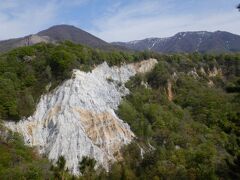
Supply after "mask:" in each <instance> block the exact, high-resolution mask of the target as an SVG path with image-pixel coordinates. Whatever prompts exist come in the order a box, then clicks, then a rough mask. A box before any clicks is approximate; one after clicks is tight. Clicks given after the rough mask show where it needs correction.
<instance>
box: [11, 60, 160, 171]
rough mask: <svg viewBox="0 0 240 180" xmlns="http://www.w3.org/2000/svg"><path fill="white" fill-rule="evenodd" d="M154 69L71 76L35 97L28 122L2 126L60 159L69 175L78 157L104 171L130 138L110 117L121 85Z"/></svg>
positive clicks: (140, 66) (103, 69) (144, 66)
mask: <svg viewBox="0 0 240 180" xmlns="http://www.w3.org/2000/svg"><path fill="white" fill-rule="evenodd" d="M156 63H157V61H156V60H155V59H149V60H146V61H142V62H139V63H135V64H128V65H123V66H121V67H116V66H114V67H109V66H108V65H107V63H103V64H101V65H99V66H97V67H96V68H95V69H94V70H93V71H92V72H89V73H85V72H82V71H80V70H74V71H73V75H72V78H71V79H69V80H67V81H65V82H64V83H63V84H62V85H61V86H59V87H57V88H56V89H55V90H54V91H53V92H51V93H49V94H46V95H43V96H42V97H41V99H40V102H39V103H38V105H37V108H36V111H35V113H34V114H33V116H31V117H29V118H27V119H23V120H21V121H20V122H18V123H17V124H15V123H13V122H10V123H6V126H7V127H8V128H10V129H11V130H13V131H17V132H19V133H21V134H22V135H23V137H24V141H25V143H26V144H28V145H29V146H34V147H37V148H38V150H39V153H40V154H45V155H47V156H48V158H49V159H50V160H53V162H56V160H57V159H58V157H59V156H61V155H63V156H64V157H65V159H66V167H67V168H68V169H69V170H70V172H72V173H73V174H78V173H79V172H78V162H79V161H81V159H82V157H83V156H89V157H92V158H94V159H96V160H97V163H98V165H102V166H103V167H104V168H106V169H108V167H109V163H111V162H113V161H116V160H117V158H118V157H119V151H120V149H121V147H122V146H123V145H125V144H128V143H130V142H131V140H132V139H133V138H134V134H133V132H132V131H131V130H130V127H129V125H128V124H126V123H124V122H123V121H122V120H121V119H119V118H118V117H117V115H116V114H115V112H114V110H116V109H117V107H118V105H119V103H120V101H121V98H122V97H123V96H125V95H127V94H128V93H129V90H128V89H127V88H126V87H125V86H124V83H126V82H127V81H128V80H129V79H130V77H132V76H134V75H135V74H137V73H145V72H148V71H150V70H151V69H152V68H153V67H154V66H155V64H156Z"/></svg>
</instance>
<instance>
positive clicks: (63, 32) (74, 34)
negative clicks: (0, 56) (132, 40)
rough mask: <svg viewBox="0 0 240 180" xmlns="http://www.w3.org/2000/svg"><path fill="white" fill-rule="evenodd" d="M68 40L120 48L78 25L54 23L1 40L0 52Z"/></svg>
mask: <svg viewBox="0 0 240 180" xmlns="http://www.w3.org/2000/svg"><path fill="white" fill-rule="evenodd" d="M66 40H68V41H72V42H73V43H75V44H82V45H86V46H89V47H93V48H100V49H108V50H113V49H120V47H117V46H114V45H112V44H109V43H107V42H105V41H104V40H102V39H100V38H98V37H96V36H94V35H92V34H90V33H88V32H86V31H84V30H82V29H80V28H78V27H75V26H73V25H67V24H61V25H54V26H52V27H50V28H48V29H46V30H43V31H40V32H38V33H37V34H33V35H28V36H25V37H22V38H17V39H10V40H5V41H0V52H4V51H8V50H11V49H13V48H17V47H21V46H28V45H33V44H36V43H40V42H45V43H57V42H61V41H66ZM122 49H125V48H122Z"/></svg>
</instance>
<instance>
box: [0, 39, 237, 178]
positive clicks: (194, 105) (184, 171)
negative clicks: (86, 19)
mask: <svg viewBox="0 0 240 180" xmlns="http://www.w3.org/2000/svg"><path fill="white" fill-rule="evenodd" d="M148 58H156V59H157V60H158V64H157V66H156V67H155V68H154V69H153V70H152V71H151V72H150V73H147V74H142V75H137V76H135V77H134V78H132V79H131V80H130V81H129V82H128V83H127V85H126V86H127V87H128V88H129V90H130V92H131V93H130V94H129V95H128V96H127V97H125V98H124V99H123V100H122V102H121V104H120V106H119V108H118V110H117V114H118V116H119V117H120V118H121V119H122V120H124V121H125V122H127V123H128V124H129V125H130V127H131V129H132V130H133V132H134V133H135V134H136V136H137V138H136V139H135V140H134V141H133V142H132V143H131V144H130V145H128V146H126V147H124V148H123V149H122V157H123V160H122V161H120V162H116V163H114V164H113V165H112V166H111V168H110V171H109V172H105V171H104V170H103V169H102V168H101V167H99V168H94V167H95V164H96V162H95V160H93V159H91V158H88V157H84V158H83V160H82V161H81V162H79V170H80V172H81V173H82V174H83V176H81V177H75V176H72V175H70V174H69V173H68V172H67V170H66V169H65V168H64V167H65V160H64V157H60V158H59V161H58V162H57V164H56V165H51V162H48V160H47V159H46V158H45V157H40V156H38V155H37V153H36V150H35V149H34V148H29V147H25V146H24V145H23V140H22V137H21V136H20V135H18V134H16V133H10V134H6V133H5V129H4V127H3V126H2V125H1V127H0V153H1V156H0V177H2V179H16V178H20V179H129V180H132V179H156V180H157V179H239V178H240V171H239V170H240V94H239V92H240V54H239V53H228V54H199V53H197V52H196V53H192V54H185V53H182V54H158V53H154V52H149V51H145V52H120V51H111V52H108V51H102V50H98V49H91V48H89V47H86V46H82V45H75V44H73V43H71V42H63V43H61V44H59V45H53V44H44V43H41V44H37V45H34V46H29V47H21V48H17V49H15V50H12V51H10V52H8V53H5V54H0V119H1V121H8V120H14V121H19V120H20V119H22V118H23V117H27V116H29V115H31V114H32V113H33V112H34V110H35V107H36V104H37V103H38V101H39V98H40V96H41V95H42V94H43V93H47V92H49V91H51V90H52V89H54V88H55V87H56V86H58V85H59V84H60V83H62V82H63V81H64V80H66V79H68V78H70V77H71V72H72V69H76V68H78V69H81V70H83V71H91V69H92V68H93V67H95V66H96V65H98V64H100V63H102V62H104V61H106V62H107V63H108V64H109V65H111V66H112V65H120V64H122V63H131V62H136V61H140V60H144V59H148ZM49 84H50V85H51V86H49ZM46 87H48V88H46Z"/></svg>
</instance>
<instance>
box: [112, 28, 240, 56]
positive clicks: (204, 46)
mask: <svg viewBox="0 0 240 180" xmlns="http://www.w3.org/2000/svg"><path fill="white" fill-rule="evenodd" d="M112 44H114V45H119V46H124V47H126V48H129V49H132V50H137V51H144V50H150V51H155V52H160V53H184V52H185V53H192V52H200V53H222V52H238V51H240V36H239V35H235V34H231V33H229V32H223V31H216V32H206V31H199V32H180V33H177V34H176V35H174V36H172V37H168V38H147V39H143V40H136V41H130V42H113V43H112Z"/></svg>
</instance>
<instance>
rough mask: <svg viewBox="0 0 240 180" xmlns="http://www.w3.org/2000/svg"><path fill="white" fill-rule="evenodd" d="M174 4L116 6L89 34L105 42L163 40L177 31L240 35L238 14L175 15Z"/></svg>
mask: <svg viewBox="0 0 240 180" xmlns="http://www.w3.org/2000/svg"><path fill="white" fill-rule="evenodd" d="M164 2H165V3H164ZM175 4H176V3H175ZM175 4H174V3H173V1H151V2H150V1H142V2H141V3H136V4H131V5H127V6H126V7H120V8H119V10H118V11H116V12H115V13H114V14H107V15H105V16H104V17H102V18H101V19H98V20H96V21H95V22H94V25H95V27H96V28H95V30H92V31H91V32H92V33H93V34H96V35H97V36H99V37H100V38H102V39H104V40H106V41H130V40H136V39H143V38H146V37H167V36H172V35H173V34H175V33H177V32H180V31H198V30H207V31H216V30H225V31H230V32H233V33H240V21H239V18H240V17H239V16H240V14H239V13H238V12H237V11H235V9H234V8H233V10H232V11H229V12H207V13H206V12H203V13H189V14H188V13H187V12H185V13H182V12H175V11H177V8H176V6H175Z"/></svg>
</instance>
